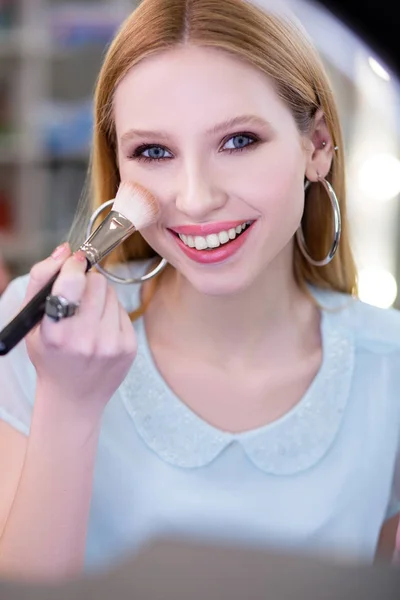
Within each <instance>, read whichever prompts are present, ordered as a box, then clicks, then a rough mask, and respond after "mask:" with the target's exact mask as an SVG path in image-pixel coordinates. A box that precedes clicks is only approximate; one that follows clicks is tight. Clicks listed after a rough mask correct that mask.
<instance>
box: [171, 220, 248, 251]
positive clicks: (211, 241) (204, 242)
mask: <svg viewBox="0 0 400 600" xmlns="http://www.w3.org/2000/svg"><path fill="white" fill-rule="evenodd" d="M251 223H252V222H251V221H246V223H242V225H238V226H237V227H232V228H231V229H228V230H227V231H220V232H218V233H210V234H209V235H207V236H206V237H203V236H202V235H196V236H192V235H185V234H184V233H180V234H179V237H180V239H181V240H182V242H183V243H184V244H185V246H189V248H196V250H205V249H206V248H218V247H219V246H220V245H221V244H227V243H228V242H229V241H231V240H234V239H235V238H236V236H237V235H239V234H240V233H242V231H244V229H246V227H247V226H248V225H251Z"/></svg>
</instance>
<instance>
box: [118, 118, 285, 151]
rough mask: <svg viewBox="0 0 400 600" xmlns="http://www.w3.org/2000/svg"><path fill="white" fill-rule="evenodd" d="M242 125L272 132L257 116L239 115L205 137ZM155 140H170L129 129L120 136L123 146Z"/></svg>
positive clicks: (159, 134)
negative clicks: (128, 143)
mask: <svg viewBox="0 0 400 600" xmlns="http://www.w3.org/2000/svg"><path fill="white" fill-rule="evenodd" d="M243 125H256V126H258V127H262V128H264V129H268V130H269V131H273V127H272V125H271V123H269V122H268V121H266V120H265V119H263V118H261V117H258V116H257V115H240V116H238V117H234V118H233V119H228V120H226V121H223V122H222V123H218V124H217V125H214V127H211V128H210V129H208V130H207V131H206V135H217V134H221V133H223V132H225V131H227V130H228V129H233V128H235V127H239V126H243ZM140 137H141V138H156V139H157V140H160V141H162V140H163V141H167V140H168V139H170V137H171V136H170V135H168V134H167V133H166V132H165V131H155V130H150V129H129V130H128V131H126V132H125V133H124V134H123V135H122V136H121V144H125V143H127V142H130V141H131V140H132V139H134V138H140Z"/></svg>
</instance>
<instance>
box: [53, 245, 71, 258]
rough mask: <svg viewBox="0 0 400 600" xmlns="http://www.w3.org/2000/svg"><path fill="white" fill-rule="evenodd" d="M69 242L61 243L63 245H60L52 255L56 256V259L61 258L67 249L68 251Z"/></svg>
mask: <svg viewBox="0 0 400 600" xmlns="http://www.w3.org/2000/svg"><path fill="white" fill-rule="evenodd" d="M68 248H69V246H68V244H67V243H65V244H61V246H58V247H57V248H56V249H55V250H54V251H53V253H52V255H51V257H52V258H54V260H58V259H59V258H61V257H62V256H64V255H65V254H66V253H67V251H68Z"/></svg>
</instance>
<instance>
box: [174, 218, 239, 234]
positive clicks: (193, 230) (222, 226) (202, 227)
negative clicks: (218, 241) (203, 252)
mask: <svg viewBox="0 0 400 600" xmlns="http://www.w3.org/2000/svg"><path fill="white" fill-rule="evenodd" d="M249 220H250V219H247V221H249ZM247 221H246V219H243V221H224V222H222V223H203V224H199V225H181V226H180V227H170V230H171V231H174V232H175V233H181V234H183V235H193V236H195V235H201V236H203V237H205V236H206V235H211V234H212V233H219V232H220V231H228V229H234V228H235V227H237V226H238V225H243V223H246V222H247Z"/></svg>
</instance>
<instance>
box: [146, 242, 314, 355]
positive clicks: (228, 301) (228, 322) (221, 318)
mask: <svg viewBox="0 0 400 600" xmlns="http://www.w3.org/2000/svg"><path fill="white" fill-rule="evenodd" d="M289 254H290V256H289ZM151 312H152V315H151V318H150V319H149V320H151V321H152V322H153V325H152V326H151V328H152V330H153V332H156V331H158V333H157V336H158V335H161V337H162V338H163V339H164V340H165V341H166V340H167V339H169V340H171V339H174V344H178V345H179V346H180V348H181V349H182V350H185V347H186V349H187V351H188V352H190V353H191V354H192V355H193V354H195V355H196V357H198V358H205V359H206V360H207V361H212V362H214V363H216V364H218V363H223V364H224V365H227V363H229V364H230V365H231V366H234V365H235V363H236V364H238V363H241V364H252V365H255V364H257V363H258V362H260V364H265V360H266V357H274V359H275V358H276V359H279V355H280V354H281V355H282V357H283V358H284V356H285V353H286V352H287V349H288V347H290V348H292V349H293V350H294V351H296V350H298V347H299V345H300V346H301V347H302V349H303V351H304V347H305V343H304V339H305V336H306V338H308V339H310V341H311V340H312V343H315V336H314V334H315V333H316V328H314V327H313V325H315V324H317V309H316V307H315V306H314V305H313V303H312V302H311V301H310V300H309V298H308V297H307V296H306V295H305V294H304V293H303V292H302V291H301V290H300V288H299V287H298V285H297V284H296V282H295V280H294V277H293V275H292V269H291V253H290V252H289V251H288V252H287V253H286V256H285V254H283V253H282V256H279V257H278V258H277V260H276V261H275V262H274V263H273V264H271V265H270V266H269V267H268V269H266V270H265V272H263V273H262V274H261V275H260V276H259V277H258V278H257V280H256V281H254V282H253V284H252V285H251V286H249V287H247V288H246V289H245V290H243V291H240V292H238V293H236V294H230V295H227V296H209V295H205V294H201V293H200V292H198V291H197V290H196V289H195V288H193V286H191V284H190V283H189V282H188V281H187V280H186V279H185V278H183V277H182V275H180V274H179V273H178V272H176V271H175V270H172V269H171V270H170V271H169V272H167V273H166V275H165V277H164V278H163V280H162V281H161V282H160V286H159V290H158V292H157V294H156V298H155V303H154V306H153V310H151ZM318 324H319V318H318ZM318 335H319V334H318ZM210 340H212V343H210ZM306 345H307V344H306Z"/></svg>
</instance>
